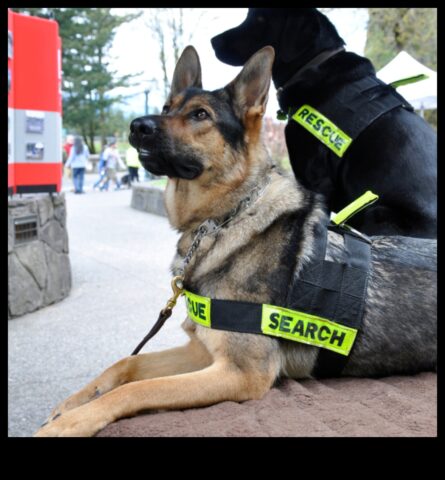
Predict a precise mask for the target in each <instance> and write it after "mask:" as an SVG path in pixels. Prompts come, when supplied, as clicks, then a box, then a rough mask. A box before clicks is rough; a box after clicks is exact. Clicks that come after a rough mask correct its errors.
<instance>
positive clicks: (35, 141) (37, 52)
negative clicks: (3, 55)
mask: <svg viewBox="0 0 445 480" xmlns="http://www.w3.org/2000/svg"><path fill="white" fill-rule="evenodd" d="M61 63H62V62H61V40H60V37H59V25H58V23H57V22H56V21H54V20H46V19H43V18H38V17H31V16H29V15H21V14H19V13H15V12H12V11H11V10H8V192H9V193H10V194H13V193H37V192H60V191H61V187H62V91H61V90H62V69H61Z"/></svg>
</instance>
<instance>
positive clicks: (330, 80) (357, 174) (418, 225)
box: [212, 8, 437, 238]
mask: <svg viewBox="0 0 445 480" xmlns="http://www.w3.org/2000/svg"><path fill="white" fill-rule="evenodd" d="M212 45H213V48H214V50H215V53H216V56H217V57H218V59H219V60H221V61H223V62H225V63H228V64H230V65H243V64H244V63H245V62H246V61H247V59H248V58H249V57H250V56H251V55H253V54H254V53H255V52H256V51H257V50H259V49H260V48H262V47H264V46H266V45H271V46H272V47H274V49H275V52H276V58H275V63H274V65H273V81H274V84H275V87H276V88H277V89H278V95H279V96H278V99H279V103H280V107H281V109H282V110H283V111H284V112H286V113H289V117H288V118H289V122H288V124H287V126H286V130H285V134H286V143H287V148H288V151H289V157H290V161H291V165H292V168H293V171H294V173H295V175H296V177H297V179H298V180H299V181H301V183H302V184H303V185H304V186H306V187H307V188H309V189H310V190H313V191H316V192H319V193H322V194H323V195H324V196H325V198H326V202H327V205H328V208H329V209H330V210H331V211H335V212H337V211H339V210H341V209H342V208H343V207H344V206H345V205H348V204H349V203H350V202H352V201H353V200H355V199H356V198H357V197H359V196H360V195H361V194H362V193H363V192H364V191H366V190H372V191H373V192H374V193H376V194H378V195H379V197H380V199H379V201H378V202H377V203H376V204H374V205H373V206H371V207H369V208H367V209H365V210H363V211H362V212H361V213H359V214H358V215H356V216H355V217H354V219H352V220H351V221H350V224H351V225H352V226H353V227H355V228H357V229H359V230H361V231H362V232H364V233H367V234H368V235H382V234H385V235H388V234H390V235H392V234H398V235H408V236H418V237H428V238H433V237H435V236H436V213H437V205H436V196H437V185H436V180H437V151H436V144H437V138H436V134H435V133H434V131H433V130H432V129H431V128H430V126H429V125H428V124H427V123H426V122H425V121H424V120H423V119H422V118H420V117H419V116H418V115H416V114H415V113H414V112H413V111H412V107H411V106H410V105H409V104H408V102H406V100H405V99H403V97H401V96H400V95H398V94H397V92H396V91H395V90H394V89H393V88H392V87H391V86H388V85H386V84H384V83H383V82H381V81H380V80H378V79H377V78H376V77H375V70H374V67H373V66H372V64H371V62H370V61H369V60H368V59H366V58H363V57H360V56H358V55H356V54H354V53H351V52H345V51H344V48H343V45H344V41H343V40H342V38H341V37H340V36H339V35H338V33H337V31H336V29H335V27H334V26H333V25H332V24H331V22H330V21H329V20H328V19H327V18H326V17H325V16H324V15H323V14H321V13H320V12H319V11H317V10H316V9H314V8H289V9H284V8H271V9H263V8H252V9H249V13H248V15H247V18H246V20H245V21H244V22H243V23H242V24H241V25H239V26H238V27H236V28H233V29H231V30H228V31H226V32H224V33H222V34H220V35H218V36H216V37H214V38H213V39H212ZM306 107H308V108H306ZM320 113H321V114H324V116H322V115H320ZM292 115H295V117H296V118H297V120H298V121H299V122H300V123H298V121H295V120H294V119H291V116H292ZM324 117H327V119H326V118H324ZM303 127H304V128H303ZM336 127H338V129H340V131H338V130H337V132H336V133H335V128H336ZM343 132H344V133H346V135H345V136H344V134H343ZM322 134H323V135H322ZM315 135H318V138H317V137H316V136H315ZM323 136H324V137H325V138H322V137H323ZM347 137H350V138H352V142H351V143H350V144H349V146H348V147H347V149H345V150H342V149H343V148H344V147H345V142H347V141H348V140H347ZM322 142H324V143H322ZM329 142H331V144H330V146H329V147H328V146H326V144H329ZM336 149H337V150H339V151H337V152H336V151H335V150H336Z"/></svg>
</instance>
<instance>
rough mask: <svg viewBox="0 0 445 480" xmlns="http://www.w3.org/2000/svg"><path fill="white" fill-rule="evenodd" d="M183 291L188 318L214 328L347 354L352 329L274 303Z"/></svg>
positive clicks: (351, 341) (352, 334)
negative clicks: (204, 295) (281, 339)
mask: <svg viewBox="0 0 445 480" xmlns="http://www.w3.org/2000/svg"><path fill="white" fill-rule="evenodd" d="M184 293H185V297H186V305H187V311H188V315H189V317H190V318H191V319H192V320H193V321H195V322H196V323H199V324H200V325H203V326H205V327H208V328H213V329H216V330H225V331H232V332H239V333H255V334H263V335H269V336H272V337H279V338H284V339H286V340H291V341H295V342H300V343H306V344H308V345H314V346H317V347H321V348H323V349H328V350H331V351H333V352H336V353H335V355H338V354H340V355H339V356H347V355H348V354H349V352H350V350H351V348H352V345H353V344H354V340H355V336H356V334H357V330H356V329H354V328H350V327H347V326H345V325H341V324H337V323H335V322H333V321H331V320H330V319H327V318H322V317H319V316H317V315H310V314H308V313H307V312H300V311H295V310H292V309H289V308H284V307H279V306H276V305H267V304H260V303H249V302H238V301H233V300H215V299H210V298H207V297H202V296H200V295H196V294H194V293H191V292H188V291H185V292H184ZM206 304H207V305H208V306H209V308H207V307H206ZM345 358H346V357H345Z"/></svg>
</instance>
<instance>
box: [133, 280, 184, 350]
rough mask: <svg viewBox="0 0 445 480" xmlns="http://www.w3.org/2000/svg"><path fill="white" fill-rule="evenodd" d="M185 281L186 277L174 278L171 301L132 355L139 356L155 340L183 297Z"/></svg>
mask: <svg viewBox="0 0 445 480" xmlns="http://www.w3.org/2000/svg"><path fill="white" fill-rule="evenodd" d="M183 280H184V277H182V276H181V275H178V276H176V277H174V278H173V280H172V283H171V285H172V289H173V297H171V298H170V300H169V301H168V302H167V305H166V306H165V307H164V308H163V309H162V310H161V311H160V312H159V317H158V319H157V321H156V323H155V324H154V325H153V327H152V328H151V330H150V331H149V332H148V333H147V335H145V337H144V338H143V339H142V341H141V342H140V343H139V345H138V346H137V347H136V348H135V349H134V350H133V352H132V354H131V355H137V354H138V353H139V352H140V350H141V348H142V347H143V346H144V345H145V344H146V343H147V342H148V341H149V340H150V338H153V337H154V336H155V335H156V334H157V333H158V332H159V330H160V329H161V327H162V325H164V323H165V321H166V320H167V318H170V317H171V314H172V312H173V307H174V306H175V305H176V301H177V300H178V297H179V296H180V295H182V292H183V290H184V287H183Z"/></svg>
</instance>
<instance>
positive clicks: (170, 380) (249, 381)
mask: <svg viewBox="0 0 445 480" xmlns="http://www.w3.org/2000/svg"><path fill="white" fill-rule="evenodd" d="M274 379H275V375H274V372H273V370H272V369H271V370H270V372H269V373H268V374H265V373H262V374H260V373H259V372H258V370H253V369H249V370H242V369H240V368H239V367H238V366H236V365H235V364H233V363H229V362H227V361H225V360H224V359H222V360H218V361H216V362H215V363H213V364H212V365H210V366H209V367H206V368H204V369H203V370H199V371H196V372H191V373H184V374H181V375H174V376H170V377H163V378H153V379H150V380H141V381H136V382H132V383H127V384H126V385H122V386H120V387H118V388H116V389H114V390H112V391H111V392H109V393H107V394H105V395H103V396H102V397H99V398H97V399H96V400H93V401H92V402H90V403H87V404H86V405H83V406H81V407H79V408H76V409H74V410H71V411H69V412H66V413H65V414H64V415H62V416H61V417H59V418H57V419H56V420H54V421H53V422H51V423H49V424H48V425H46V426H45V427H43V428H42V429H40V430H39V431H38V432H37V433H36V436H37V437H46V436H49V437H52V436H80V437H82V436H92V435H94V434H95V433H97V432H98V431H99V430H101V429H102V428H104V427H105V426H106V425H108V424H109V423H112V422H114V421H115V420H117V419H119V418H123V417H128V416H132V415H135V414H136V413H138V412H139V411H141V410H148V409H182V408H189V407H199V406H205V405H212V404H214V403H217V402H222V401H225V400H232V401H237V402H239V401H243V400H249V399H257V398H261V397H262V396H263V395H264V394H265V393H266V392H267V391H268V390H269V388H270V387H271V385H272V383H273V381H274Z"/></svg>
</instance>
